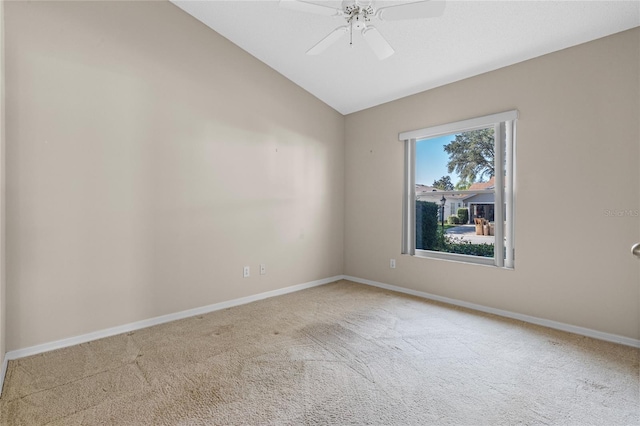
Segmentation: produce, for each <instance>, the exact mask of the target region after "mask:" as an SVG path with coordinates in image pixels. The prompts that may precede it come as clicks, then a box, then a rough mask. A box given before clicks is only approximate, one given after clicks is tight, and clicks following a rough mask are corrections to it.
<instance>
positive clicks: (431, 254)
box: [414, 250, 513, 270]
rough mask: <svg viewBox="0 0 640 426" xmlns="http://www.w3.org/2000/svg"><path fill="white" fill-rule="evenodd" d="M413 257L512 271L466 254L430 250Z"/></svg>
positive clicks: (417, 251)
mask: <svg viewBox="0 0 640 426" xmlns="http://www.w3.org/2000/svg"><path fill="white" fill-rule="evenodd" d="M414 256H415V257H420V258H424V259H437V260H446V261H449V262H458V263H470V264H474V265H482V266H493V267H495V268H500V269H507V270H513V268H507V267H498V266H496V265H495V260H494V258H493V257H481V256H471V255H467V254H457V253H445V252H440V251H431V250H416V251H415V255H414Z"/></svg>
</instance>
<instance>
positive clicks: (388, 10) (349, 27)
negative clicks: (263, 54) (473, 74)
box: [280, 0, 445, 60]
mask: <svg viewBox="0 0 640 426" xmlns="http://www.w3.org/2000/svg"><path fill="white" fill-rule="evenodd" d="M280 6H281V7H283V8H286V9H291V10H297V11H300V12H309V13H315V14H319V15H325V16H341V17H343V18H344V19H345V20H346V21H347V24H346V25H343V26H340V27H338V28H336V29H335V30H333V31H332V32H331V33H329V35H327V36H326V37H325V38H323V39H322V40H320V41H319V42H318V43H316V44H315V45H314V46H313V47H312V48H311V49H309V50H307V55H319V54H320V53H322V52H324V51H325V50H326V49H327V48H328V47H329V46H331V45H332V44H333V43H335V42H336V41H338V40H339V39H340V38H342V37H343V36H344V35H345V34H347V33H349V44H350V45H353V31H354V30H356V31H358V30H359V31H361V33H362V37H363V38H364V40H365V41H366V42H367V44H369V47H371V50H373V52H374V53H375V55H376V56H377V57H378V59H380V60H382V59H385V58H388V57H389V56H391V55H393V53H394V52H395V51H394V50H393V47H391V45H390V44H389V42H387V40H386V39H385V38H384V37H383V36H382V34H380V33H379V32H378V30H377V29H376V28H375V27H374V26H373V25H370V24H369V22H370V21H371V20H372V19H379V20H381V21H396V20H401V19H418V18H433V17H437V16H440V15H442V13H443V12H444V6H445V2H444V1H443V0H418V1H411V2H409V3H400V4H394V5H391V6H382V7H376V6H375V0H344V1H343V2H342V8H341V9H337V8H335V7H331V6H328V5H321V4H317V3H311V2H308V1H305V0H280Z"/></svg>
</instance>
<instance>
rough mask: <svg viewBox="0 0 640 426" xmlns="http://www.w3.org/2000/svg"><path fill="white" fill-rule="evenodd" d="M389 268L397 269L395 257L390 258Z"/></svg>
mask: <svg viewBox="0 0 640 426" xmlns="http://www.w3.org/2000/svg"><path fill="white" fill-rule="evenodd" d="M389 268H391V269H396V260H395V259H389Z"/></svg>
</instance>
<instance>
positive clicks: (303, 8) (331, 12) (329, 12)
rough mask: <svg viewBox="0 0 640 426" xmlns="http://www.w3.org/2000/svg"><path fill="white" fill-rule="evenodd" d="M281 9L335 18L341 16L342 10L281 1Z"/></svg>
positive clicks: (296, 0)
mask: <svg viewBox="0 0 640 426" xmlns="http://www.w3.org/2000/svg"><path fill="white" fill-rule="evenodd" d="M280 7H282V8H284V9H289V10H297V11H298V12H308V13H315V14H317V15H325V16H335V15H341V14H342V10H340V9H336V8H335V7H329V6H322V5H319V4H315V3H309V2H306V1H301V0H280Z"/></svg>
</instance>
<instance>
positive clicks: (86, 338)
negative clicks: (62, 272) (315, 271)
mask: <svg viewBox="0 0 640 426" xmlns="http://www.w3.org/2000/svg"><path fill="white" fill-rule="evenodd" d="M341 279H342V275H337V276H335V277H330V278H325V279H322V280H317V281H311V282H308V283H304V284H297V285H293V286H290V287H285V288H281V289H278V290H272V291H267V292H265V293H259V294H254V295H252V296H247V297H241V298H239V299H233V300H228V301H226V302H220V303H214V304H213V305H207V306H202V307H200V308H194V309H188V310H186V311H181V312H176V313H173V314H167V315H162V316H159V317H155V318H150V319H146V320H142V321H136V322H132V323H130V324H124V325H120V326H117V327H112V328H107V329H104V330H98V331H94V332H91V333H87V334H82V335H80V336H75V337H69V338H67V339H62V340H57V341H55V342H49V343H43V344H41V345H36V346H30V347H28V348H24V349H17V350H14V351H9V352H7V354H6V355H5V363H6V362H7V361H10V360H14V359H18V358H24V357H26V356H31V355H36V354H39V353H43V352H48V351H52V350H55V349H60V348H66V347H68V346H73V345H78V344H80V343H86V342H90V341H92V340H98V339H102V338H104V337H109V336H115V335H117V334H122V333H128V332H130V331H135V330H140V329H142V328H147V327H151V326H154V325H158V324H164V323H166V322H170V321H175V320H179V319H183V318H188V317H192V316H195V315H202V314H207V313H209V312H213V311H219V310H221V309H226V308H232V307H234V306H239V305H244V304H247V303H251V302H255V301H258V300H262V299H268V298H270V297H275V296H281V295H283V294H287V293H293V292H296V291H300V290H304V289H307V288H311V287H317V286H320V285H324V284H328V283H332V282H334V281H338V280H341ZM3 372H4V370H3ZM3 378H4V374H3V375H2V377H0V380H2V379H3ZM0 383H1V382H0Z"/></svg>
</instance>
